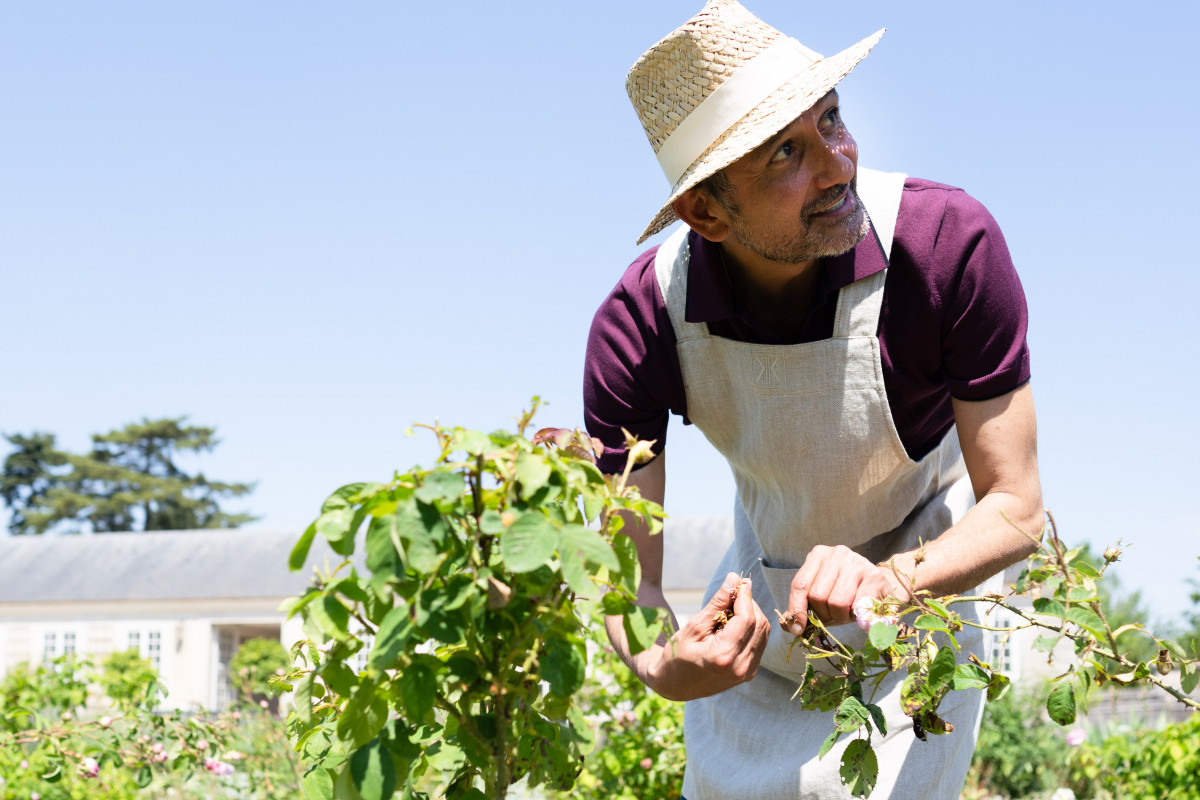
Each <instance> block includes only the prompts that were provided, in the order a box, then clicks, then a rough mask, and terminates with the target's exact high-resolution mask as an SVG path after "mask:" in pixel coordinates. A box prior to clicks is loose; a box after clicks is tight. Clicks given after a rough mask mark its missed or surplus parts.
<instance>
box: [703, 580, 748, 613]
mask: <svg viewBox="0 0 1200 800" xmlns="http://www.w3.org/2000/svg"><path fill="white" fill-rule="evenodd" d="M739 581H741V576H739V575H738V574H737V573H736V572H731V573H729V574H728V575H726V576H725V581H724V582H723V583H722V584H721V588H720V589H717V591H716V592H714V593H713V596H712V597H711V598H710V599H709V601H708V605H707V606H706V607H705V610H706V611H709V612H714V613H715V612H717V611H727V610H728V609H730V608H731V607H733V606H734V604H733V602H732V598H733V594H734V591H735V590H736V589H737V585H738V582H739ZM734 613H735V614H736V613H737V612H736V610H735V611H734Z"/></svg>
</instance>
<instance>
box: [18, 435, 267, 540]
mask: <svg viewBox="0 0 1200 800" xmlns="http://www.w3.org/2000/svg"><path fill="white" fill-rule="evenodd" d="M186 419H187V418H186V417H179V418H176V419H156V420H150V419H143V420H142V421H141V422H137V423H132V424H130V425H126V426H125V427H124V428H121V429H119V430H114V431H110V432H109V433H103V434H96V435H94V436H93V437H92V450H91V452H90V453H88V454H86V455H78V454H74V453H68V452H65V451H62V450H59V449H57V448H56V447H55V438H54V436H53V435H52V434H42V433H35V434H32V435H30V436H21V435H19V434H18V435H11V436H6V437H5V438H7V439H8V441H9V442H10V443H11V444H12V445H14V446H15V447H16V450H15V451H14V452H12V453H10V454H9V456H8V457H7V458H5V460H4V470H3V474H2V475H0V497H2V498H3V500H4V503H5V505H7V506H8V507H9V509H10V510H11V511H12V518H11V519H10V521H9V526H8V527H9V531H10V532H11V533H13V534H38V533H46V532H47V531H61V532H80V531H82V530H90V531H92V532H93V533H110V532H116V531H138V530H143V531H154V530H184V529H197V528H236V527H237V526H238V525H241V524H244V523H246V522H251V521H253V520H254V519H256V517H254V516H251V515H249V514H229V513H226V512H225V511H223V510H222V509H221V506H220V502H221V501H222V500H224V499H227V498H232V497H242V496H244V495H246V494H249V493H250V492H251V491H252V490H253V488H254V487H253V485H252V484H246V483H223V482H219V481H211V480H209V479H208V478H207V477H205V475H204V473H202V472H201V473H197V474H195V475H189V474H188V473H186V472H184V471H183V470H181V469H180V468H179V467H178V465H177V464H176V458H177V456H178V455H179V454H180V453H189V452H197V453H198V452H209V451H211V450H212V449H213V448H214V447H215V446H216V445H217V443H218V440H217V439H216V431H215V430H214V429H213V428H205V427H199V426H186V425H184V422H185V421H186Z"/></svg>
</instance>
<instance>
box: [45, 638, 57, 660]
mask: <svg viewBox="0 0 1200 800" xmlns="http://www.w3.org/2000/svg"><path fill="white" fill-rule="evenodd" d="M57 657H58V634H57V633H54V632H53V631H46V633H45V634H44V635H43V637H42V661H53V660H54V659H55V658H57Z"/></svg>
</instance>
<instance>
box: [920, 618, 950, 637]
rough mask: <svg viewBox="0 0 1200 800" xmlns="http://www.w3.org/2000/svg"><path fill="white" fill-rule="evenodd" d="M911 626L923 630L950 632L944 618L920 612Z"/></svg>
mask: <svg viewBox="0 0 1200 800" xmlns="http://www.w3.org/2000/svg"><path fill="white" fill-rule="evenodd" d="M913 627H914V628H920V629H921V630H923V631H944V632H946V633H949V632H950V629H949V628H947V627H946V620H944V619H942V618H941V617H939V616H936V615H934V614H922V615H921V616H919V617H917V620H916V622H914V623H913Z"/></svg>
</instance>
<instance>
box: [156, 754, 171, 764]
mask: <svg viewBox="0 0 1200 800" xmlns="http://www.w3.org/2000/svg"><path fill="white" fill-rule="evenodd" d="M168 758H170V756H168V755H167V754H166V753H155V754H154V763H155V764H161V763H163V762H164V761H166V760H167V759H168Z"/></svg>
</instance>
